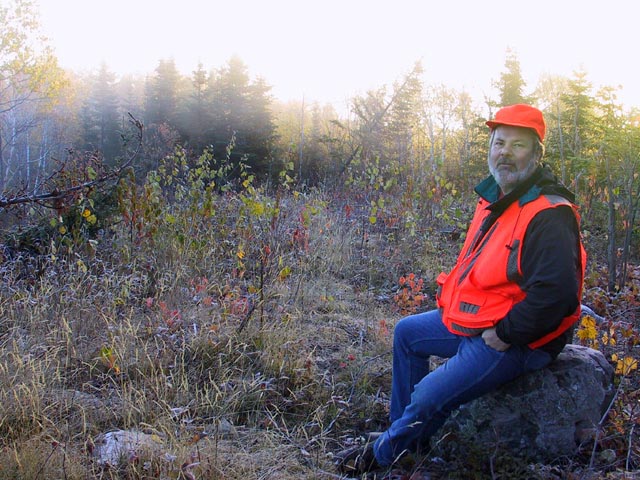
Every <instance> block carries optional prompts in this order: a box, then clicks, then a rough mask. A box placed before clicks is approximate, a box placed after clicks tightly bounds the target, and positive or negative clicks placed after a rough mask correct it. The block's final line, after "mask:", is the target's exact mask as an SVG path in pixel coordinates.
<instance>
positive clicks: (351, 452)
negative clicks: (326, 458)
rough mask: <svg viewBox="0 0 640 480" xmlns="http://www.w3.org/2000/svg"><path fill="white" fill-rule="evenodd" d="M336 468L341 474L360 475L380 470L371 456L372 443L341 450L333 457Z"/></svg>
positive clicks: (373, 456) (372, 455) (374, 458)
mask: <svg viewBox="0 0 640 480" xmlns="http://www.w3.org/2000/svg"><path fill="white" fill-rule="evenodd" d="M335 459H336V462H335V463H336V468H337V469H338V471H340V472H341V473H348V474H356V475H358V474H361V473H365V472H369V471H371V470H376V469H378V468H380V465H378V462H377V460H376V457H375V455H374V454H373V442H371V441H369V442H367V443H366V444H365V445H357V446H355V447H351V448H347V449H346V450H342V451H341V452H338V453H337V454H336V455H335Z"/></svg>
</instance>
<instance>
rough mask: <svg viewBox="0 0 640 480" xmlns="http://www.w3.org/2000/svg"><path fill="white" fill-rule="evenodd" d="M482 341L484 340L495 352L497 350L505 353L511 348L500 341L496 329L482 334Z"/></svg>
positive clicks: (490, 329)
mask: <svg viewBox="0 0 640 480" xmlns="http://www.w3.org/2000/svg"><path fill="white" fill-rule="evenodd" d="M482 339H483V340H484V343H485V344H486V345H487V346H488V347H491V348H493V349H494V350H497V351H498V352H504V351H505V350H506V349H507V348H509V347H510V346H511V345H510V344H508V343H505V342H503V341H502V340H500V337H498V334H497V333H496V329H495V327H494V328H488V329H487V330H485V331H484V332H482Z"/></svg>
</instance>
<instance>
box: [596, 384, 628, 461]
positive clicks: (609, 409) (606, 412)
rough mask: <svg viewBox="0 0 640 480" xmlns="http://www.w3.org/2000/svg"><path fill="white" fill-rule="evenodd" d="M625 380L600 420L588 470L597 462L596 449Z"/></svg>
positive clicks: (619, 385)
mask: <svg viewBox="0 0 640 480" xmlns="http://www.w3.org/2000/svg"><path fill="white" fill-rule="evenodd" d="M623 380H624V377H622V378H621V379H620V383H619V384H618V388H616V392H615V393H614V394H613V398H612V399H611V402H609V406H608V407H607V410H606V411H605V412H604V414H603V415H602V418H600V421H599V422H598V427H597V429H596V438H594V440H593V450H592V451H591V459H590V460H589V468H588V470H591V469H592V468H593V462H594V461H595V458H596V448H597V446H598V441H599V440H600V432H601V431H602V426H603V425H604V422H605V420H606V418H607V417H608V416H609V412H610V411H611V409H612V408H613V404H614V403H615V401H616V398H618V394H619V393H620V391H621V390H622V384H623V383H624V382H623Z"/></svg>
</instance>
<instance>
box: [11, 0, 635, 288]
mask: <svg viewBox="0 0 640 480" xmlns="http://www.w3.org/2000/svg"><path fill="white" fill-rule="evenodd" d="M29 5H30V4H28V2H25V1H23V0H12V1H10V2H9V3H8V5H6V6H0V24H2V25H4V26H5V28H4V29H3V30H2V33H0V35H1V36H2V38H1V39H0V93H1V97H0V99H1V100H0V191H2V192H3V196H4V197H9V196H11V195H12V194H14V192H16V191H21V192H29V193H32V194H37V193H38V192H39V191H40V190H41V189H43V188H46V187H47V185H49V183H48V182H47V180H48V179H49V178H50V177H51V175H52V174H55V173H59V172H61V171H64V165H66V162H68V161H69V160H70V159H76V160H77V159H78V158H87V155H88V156H89V157H90V158H92V159H93V160H96V159H97V160H99V161H100V162H102V163H103V164H104V165H107V166H111V167H114V166H117V165H118V164H119V163H120V162H122V159H124V158H129V155H128V152H129V149H130V148H131V143H132V138H134V137H133V134H134V132H132V129H131V127H130V123H129V120H130V119H131V118H134V119H136V120H138V121H140V122H141V123H142V124H144V135H143V142H144V143H143V149H142V151H141V153H140V154H139V155H138V156H137V158H136V163H135V165H134V166H135V170H136V176H137V177H138V178H140V179H143V178H144V176H145V175H146V173H147V172H148V171H151V170H154V169H156V168H157V167H158V165H159V163H160V162H161V160H162V159H164V158H166V157H167V156H168V155H171V154H173V152H174V150H175V148H176V147H178V146H180V147H181V148H182V149H184V150H185V151H186V152H187V155H188V158H190V159H191V160H192V161H195V160H196V159H197V158H200V156H201V155H202V153H203V152H205V151H206V152H207V154H210V155H211V158H215V159H217V161H218V162H226V164H227V170H226V171H227V172H229V175H228V177H229V178H233V176H234V172H236V173H235V174H237V173H239V167H240V164H242V166H243V168H248V169H249V170H250V171H251V173H252V174H253V175H255V177H256V179H257V180H259V181H262V182H265V183H266V184H268V183H269V182H271V181H274V180H277V178H278V176H280V175H281V173H282V172H283V171H286V174H287V176H289V177H291V178H293V179H294V181H295V182H296V183H297V185H298V187H299V188H303V187H304V186H306V187H308V186H315V185H322V186H325V187H331V188H333V187H338V188H347V187H349V186H353V187H354V188H356V189H358V190H359V191H360V192H361V193H363V194H364V197H363V198H365V197H366V193H367V192H382V191H384V192H387V193H388V194H389V195H392V194H393V192H394V191H403V192H407V191H408V190H411V189H414V190H420V189H424V190H425V191H430V190H431V187H434V186H438V185H440V186H441V185H449V187H448V190H449V191H450V192H456V191H468V190H469V188H470V187H471V186H472V185H473V184H474V183H475V182H476V181H477V180H478V179H480V178H481V177H482V176H484V175H485V174H486V154H487V135H486V126H485V125H484V121H485V120H486V118H488V117H490V116H492V114H493V112H494V111H495V109H497V108H499V107H500V106H502V105H507V104H513V103H518V102H529V103H533V104H535V105H536V106H538V107H539V108H541V109H542V110H543V111H544V112H545V116H546V119H547V122H548V130H547V131H548V134H547V139H546V141H545V143H546V148H547V153H546V156H545V158H546V160H547V161H548V162H549V163H551V164H552V165H553V167H554V169H555V171H556V172H557V174H558V175H559V176H560V177H561V178H562V180H563V181H564V183H566V184H567V185H568V186H570V187H571V188H572V189H573V190H574V191H576V192H577V193H578V199H579V202H580V204H581V205H582V212H583V217H584V219H585V225H587V226H589V225H591V226H593V227H594V228H598V229H600V230H606V233H607V236H608V239H609V244H608V248H609V262H610V267H611V270H612V271H613V272H614V273H613V274H612V275H613V276H612V277H611V282H610V283H611V284H610V285H609V286H610V288H614V287H615V284H616V278H617V277H616V275H615V271H616V269H615V262H616V261H620V259H619V258H618V257H619V256H620V255H619V251H618V248H619V249H620V251H622V252H623V254H622V264H624V265H626V262H627V261H628V256H629V255H630V254H631V253H632V252H633V249H632V245H634V244H635V245H637V243H638V236H639V235H640V232H638V227H637V225H636V224H637V223H638V222H637V212H638V209H639V203H640V160H639V152H640V115H639V113H638V110H637V109H632V110H624V109H623V107H622V105H620V104H619V102H618V101H617V99H616V90H615V89H614V88H612V87H608V86H605V87H603V88H600V89H598V90H596V91H594V87H593V85H592V84H591V83H590V81H589V79H588V75H587V73H586V72H585V71H578V72H575V73H574V75H573V76H572V77H571V78H565V77H559V76H552V75H548V76H545V77H543V78H540V79H539V81H538V83H537V85H535V86H534V88H532V89H529V90H527V85H526V82H525V81H524V79H523V78H522V75H521V71H520V63H519V60H518V58H517V55H516V54H515V53H513V52H511V51H508V52H507V53H506V60H505V65H504V70H503V71H502V72H497V77H498V79H497V80H496V81H495V92H496V93H495V97H494V98H488V97H487V98H484V99H483V100H482V102H478V101H477V99H473V98H471V96H470V95H469V94H468V93H467V92H464V91H456V90H455V89H452V88H449V87H447V86H446V85H441V84H440V85H431V84H428V83H425V81H424V72H423V68H422V65H421V64H420V63H416V65H414V66H413V68H412V70H411V71H410V72H408V73H406V74H405V75H399V79H398V81H397V82H396V83H394V84H393V85H391V86H387V85H385V86H380V88H378V89H375V90H372V91H369V92H367V93H366V94H364V95H361V96H357V97H355V98H353V99H351V101H350V103H349V107H348V110H347V111H346V112H340V113H338V112H337V111H336V110H335V109H334V108H333V107H332V106H331V105H320V104H318V103H312V102H311V103H309V102H306V101H303V100H302V99H301V100H300V102H292V103H287V104H285V103H282V102H278V101H276V100H275V99H274V98H273V97H272V96H271V94H270V86H269V85H268V83H267V81H266V80H265V79H262V78H251V76H250V74H249V69H248V66H247V65H245V64H244V63H243V62H242V60H241V59H239V58H235V57H234V58H231V59H230V60H229V61H228V62H227V63H226V64H225V65H223V66H221V67H215V68H211V69H207V68H205V66H203V65H199V66H198V67H197V69H196V70H195V71H194V72H191V73H190V74H188V75H185V74H183V73H181V72H179V71H178V70H177V69H176V66H175V63H174V62H173V60H171V59H165V60H161V61H160V62H159V63H158V66H157V68H156V69H155V71H154V72H151V73H149V74H148V75H147V76H146V77H144V78H140V77H134V76H129V75H127V76H122V77H120V78H118V77H117V76H116V75H115V74H114V73H112V72H110V70H109V68H108V66H107V65H103V66H102V67H101V68H100V69H99V71H97V72H94V73H92V74H89V75H86V76H79V75H77V74H74V73H72V72H65V71H62V70H61V69H60V68H59V67H58V66H57V60H56V58H55V55H53V53H52V52H51V50H50V49H49V48H48V47H47V44H46V41H44V40H41V39H39V37H38V35H37V32H38V30H37V22H36V20H37V14H36V12H34V11H33V9H32V8H28V6H29ZM35 44H39V47H38V48H35V47H33V45H35ZM236 167H237V168H236ZM456 186H457V188H456ZM374 197H377V196H376V195H374ZM603 226H604V227H603ZM636 248H637V247H636Z"/></svg>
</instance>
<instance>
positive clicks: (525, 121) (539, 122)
mask: <svg viewBox="0 0 640 480" xmlns="http://www.w3.org/2000/svg"><path fill="white" fill-rule="evenodd" d="M487 125H488V126H489V128H490V129H491V130H493V129H494V128H496V127H497V126H498V125H511V126H512V127H523V128H530V129H532V130H533V131H535V132H536V134H537V135H538V138H539V139H540V141H541V142H542V141H543V140H544V134H545V132H546V130H547V125H546V124H545V122H544V117H543V116H542V112H541V111H540V110H538V109H537V108H535V107H532V106H531V105H525V104H523V103H517V104H515V105H510V106H508V107H503V108H501V109H500V110H498V111H497V112H496V117H495V119H493V120H489V121H488V122H487Z"/></svg>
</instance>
